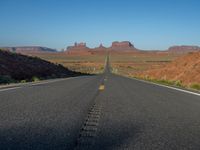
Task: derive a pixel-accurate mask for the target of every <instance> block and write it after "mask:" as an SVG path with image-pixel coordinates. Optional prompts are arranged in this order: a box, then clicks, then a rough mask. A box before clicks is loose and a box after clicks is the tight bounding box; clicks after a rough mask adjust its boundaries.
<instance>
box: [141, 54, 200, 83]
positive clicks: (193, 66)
mask: <svg viewBox="0 0 200 150" xmlns="http://www.w3.org/2000/svg"><path fill="white" fill-rule="evenodd" d="M138 76H139V77H150V78H152V79H164V80H171V81H176V80H179V81H181V82H182V83H183V84H184V85H190V84H193V83H198V84H199V83H200V52H193V53H188V54H186V55H184V56H181V57H179V58H177V59H175V60H174V61H172V62H171V63H169V64H167V65H166V66H165V67H163V68H160V69H154V70H148V71H145V72H142V73H140V74H138Z"/></svg>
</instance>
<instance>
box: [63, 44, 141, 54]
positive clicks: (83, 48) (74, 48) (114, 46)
mask: <svg viewBox="0 0 200 150" xmlns="http://www.w3.org/2000/svg"><path fill="white" fill-rule="evenodd" d="M99 50H102V51H105V50H110V51H111V50H116V51H118V50H119V51H127V50H128V51H129V50H130V51H133V50H134V51H136V50H137V49H136V48H135V47H134V45H133V44H132V43H131V42H129V41H123V42H113V43H112V45H111V47H108V48H106V47H105V46H103V44H100V46H99V47H96V48H88V47H87V45H86V43H75V44H74V45H73V46H69V47H67V49H66V52H69V53H71V52H75V51H79V52H80V51H88V52H89V51H99Z"/></svg>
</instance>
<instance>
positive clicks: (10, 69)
mask: <svg viewBox="0 0 200 150" xmlns="http://www.w3.org/2000/svg"><path fill="white" fill-rule="evenodd" d="M77 75H80V73H76V72H73V71H70V70H68V69H67V68H65V67H63V66H61V65H56V64H53V63H50V62H48V61H45V60H42V59H40V58H36V57H29V56H24V55H21V54H16V53H12V52H7V51H2V50H0V83H9V82H16V81H21V80H27V81H29V80H33V78H38V79H46V78H57V77H70V76H77Z"/></svg>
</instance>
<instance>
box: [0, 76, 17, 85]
mask: <svg viewBox="0 0 200 150" xmlns="http://www.w3.org/2000/svg"><path fill="white" fill-rule="evenodd" d="M12 82H15V80H14V79H12V77H11V76H9V75H1V76H0V84H2V83H5V84H8V83H12Z"/></svg>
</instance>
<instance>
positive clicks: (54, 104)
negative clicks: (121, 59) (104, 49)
mask: <svg viewBox="0 0 200 150" xmlns="http://www.w3.org/2000/svg"><path fill="white" fill-rule="evenodd" d="M75 149H83V150H85V149H91V150H118V149H119V150H124V149H126V150H199V149H200V96H199V95H198V94H194V93H190V92H184V91H181V90H176V89H171V88H167V87H163V86H158V85H155V84H151V83H147V82H142V81H139V80H135V79H129V78H125V77H122V76H118V75H115V74H112V73H111V72H110V68H109V58H107V63H106V67H105V71H104V73H103V74H101V75H96V76H81V77H75V78H69V79H58V80H52V81H48V82H41V83H31V84H27V85H21V86H17V87H12V88H7V89H5V88H4V89H0V150H75Z"/></svg>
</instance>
